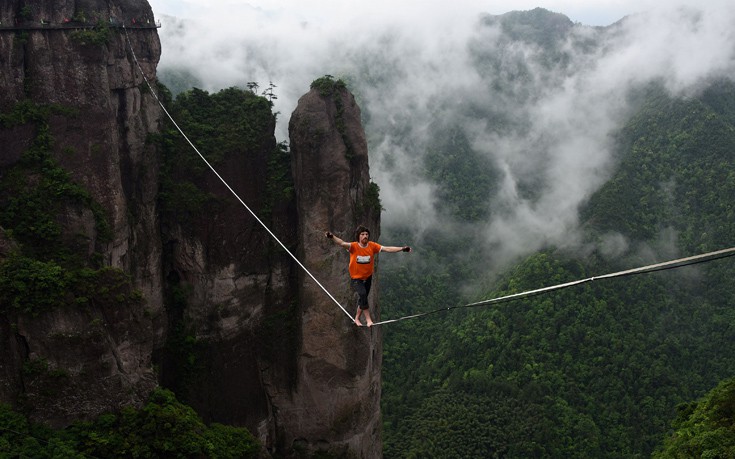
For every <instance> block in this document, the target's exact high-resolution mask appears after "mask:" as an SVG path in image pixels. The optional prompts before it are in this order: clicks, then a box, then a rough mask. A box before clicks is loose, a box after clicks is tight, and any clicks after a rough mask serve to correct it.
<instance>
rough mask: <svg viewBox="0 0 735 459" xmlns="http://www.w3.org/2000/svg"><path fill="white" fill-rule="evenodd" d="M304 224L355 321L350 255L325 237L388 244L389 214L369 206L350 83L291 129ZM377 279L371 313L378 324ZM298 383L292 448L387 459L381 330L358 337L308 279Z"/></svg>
mask: <svg viewBox="0 0 735 459" xmlns="http://www.w3.org/2000/svg"><path fill="white" fill-rule="evenodd" d="M289 133H290V137H291V154H292V162H293V173H294V180H295V185H296V198H297V199H296V202H297V213H298V215H299V231H298V234H299V244H298V246H299V256H300V259H301V260H303V263H304V265H305V266H307V267H308V268H309V269H310V272H311V273H312V274H313V275H314V277H315V278H316V279H318V280H319V281H320V283H322V285H323V286H324V287H325V288H326V289H327V290H328V291H329V292H331V293H332V295H333V296H334V298H335V299H336V300H337V301H338V302H339V303H341V304H342V305H343V306H344V307H346V309H347V311H348V312H349V313H350V314H354V313H355V311H356V302H355V298H354V294H353V293H352V291H351V290H350V287H349V276H348V273H347V263H348V254H347V252H346V251H345V250H344V249H341V248H339V247H337V246H336V245H334V244H333V243H332V242H331V241H329V240H328V239H326V238H325V237H324V232H325V231H326V230H331V231H334V232H335V233H336V234H338V235H339V236H341V237H342V238H343V239H345V240H354V236H353V234H354V230H355V228H356V227H357V225H358V224H364V225H366V226H368V227H369V228H371V231H372V233H371V236H372V237H373V239H377V238H378V236H379V226H380V225H379V224H380V222H379V218H380V209H379V206H376V205H375V204H374V203H372V204H371V202H370V188H371V183H370V175H369V170H368V152H367V143H366V140H365V134H364V131H363V128H362V124H361V119H360V109H359V107H358V106H357V104H356V103H355V99H354V97H353V96H352V94H351V93H349V91H347V90H346V89H345V88H344V86H343V85H342V84H341V82H333V81H331V79H329V78H327V77H325V78H324V79H320V80H317V82H315V85H314V87H313V89H312V90H311V91H310V92H309V93H308V94H306V95H305V96H303V97H302V98H301V99H300V100H299V103H298V106H297V108H296V110H295V111H294V113H293V114H292V116H291V121H290V125H289ZM378 284H379V283H378V280H377V276H376V279H375V281H374V284H373V288H374V289H375V290H374V291H373V293H371V301H372V303H371V309H372V310H373V314H375V315H376V317H377V314H379V309H378V304H377V302H376V301H375V298H377V297H378V290H379V285H378ZM299 309H300V311H301V323H302V326H301V342H300V347H299V354H298V363H297V365H298V369H299V371H298V380H297V382H296V386H295V389H294V390H293V392H292V393H291V394H286V393H277V394H275V396H274V397H273V405H274V407H275V409H276V410H277V412H278V413H279V416H280V418H281V419H282V421H281V427H282V429H283V431H284V435H285V436H286V439H285V440H286V442H287V443H289V442H290V443H292V444H293V445H294V446H301V447H304V448H306V449H307V450H318V449H319V448H321V447H325V446H326V447H327V449H328V450H329V451H331V452H333V453H335V454H340V455H342V454H344V455H346V456H347V457H365V458H374V457H380V455H381V447H382V444H381V440H380V438H381V436H380V374H381V359H382V337H381V331H380V328H379V327H374V328H370V329H369V328H358V327H355V326H354V324H353V323H352V322H351V320H350V317H349V316H347V315H346V314H344V312H343V311H342V310H340V308H339V307H338V306H337V305H336V304H335V303H334V302H333V301H332V300H331V299H330V298H329V297H328V295H326V293H325V292H324V291H322V289H321V288H319V287H318V286H317V285H316V283H315V282H314V281H313V280H311V279H310V278H309V277H307V276H306V275H305V274H304V273H300V281H299Z"/></svg>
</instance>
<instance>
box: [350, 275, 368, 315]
mask: <svg viewBox="0 0 735 459" xmlns="http://www.w3.org/2000/svg"><path fill="white" fill-rule="evenodd" d="M372 284H373V278H372V277H368V278H367V279H350V285H351V286H352V289H353V290H354V291H355V292H357V306H358V307H359V308H360V309H369V308H370V306H369V305H368V294H369V293H370V286H371V285H372Z"/></svg>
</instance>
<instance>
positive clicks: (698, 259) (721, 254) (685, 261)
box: [374, 247, 735, 325]
mask: <svg viewBox="0 0 735 459" xmlns="http://www.w3.org/2000/svg"><path fill="white" fill-rule="evenodd" d="M733 255H735V247H731V248H729V249H723V250H717V251H714V252H708V253H703V254H701V255H694V256H691V257H686V258H679V259H676V260H671V261H666V262H663V263H656V264H653V265H647V266H641V267H640V268H633V269H627V270H625V271H618V272H614V273H610V274H603V275H601V276H593V277H588V278H586V279H580V280H575V281H571V282H566V283H563V284H557V285H551V286H549V287H543V288H539V289H535V290H527V291H525V292H520V293H513V294H510V295H505V296H501V297H498V298H492V299H489V300H483V301H478V302H475V303H469V304H464V305H461V306H450V307H446V308H439V309H434V310H432V311H427V312H422V313H419V314H413V315H410V316H405V317H399V318H397V319H390V320H383V321H380V322H375V324H374V325H383V324H389V323H392V322H398V321H401V320H407V319H416V318H418V317H424V316H428V315H431V314H436V313H439V312H443V311H449V310H451V309H462V308H475V307H479V306H488V305H491V304H497V303H504V302H507V301H514V300H517V299H520V298H526V297H530V296H535V295H540V294H542V293H546V292H551V291H553V290H561V289H563V288H568V287H573V286H575V285H580V284H584V283H586V282H592V281H595V280H601V279H611V278H613V277H623V276H631V275H635V274H645V273H651V272H654V271H663V270H665V269H674V268H681V267H684V266H690V265H694V264H697V263H705V262H708V261H713V260H718V259H720V258H726V257H731V256H733Z"/></svg>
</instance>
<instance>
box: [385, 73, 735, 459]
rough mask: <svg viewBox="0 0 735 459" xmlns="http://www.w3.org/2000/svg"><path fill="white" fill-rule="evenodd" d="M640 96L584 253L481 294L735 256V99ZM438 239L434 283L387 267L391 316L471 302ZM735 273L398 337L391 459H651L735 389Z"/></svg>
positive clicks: (390, 339)
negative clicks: (710, 395) (679, 429)
mask: <svg viewBox="0 0 735 459" xmlns="http://www.w3.org/2000/svg"><path fill="white" fill-rule="evenodd" d="M638 97H639V101H640V103H639V107H640V108H639V110H637V112H635V113H634V115H633V116H632V117H630V119H629V121H628V122H627V124H626V125H625V127H624V128H623V129H622V130H620V131H619V132H618V133H617V135H616V138H615V145H616V152H617V153H616V154H617V162H618V165H617V167H616V171H615V173H614V175H613V176H612V177H611V178H610V180H608V181H607V182H606V183H605V185H604V186H602V187H601V188H600V189H599V191H598V192H596V193H595V194H594V195H593V196H592V197H591V199H590V200H589V202H588V203H587V204H586V205H585V206H584V208H583V209H582V211H581V216H582V220H583V222H584V228H585V230H584V235H585V238H586V239H587V241H588V242H587V243H585V244H581V246H580V247H577V248H575V249H573V250H572V249H568V248H566V249H563V248H555V247H549V248H548V249H547V250H545V251H543V252H540V253H537V254H535V255H532V256H530V257H528V258H526V259H525V260H522V261H521V262H520V263H518V264H517V265H516V266H515V267H514V268H513V269H511V270H509V271H508V272H507V273H506V274H505V275H504V277H503V278H502V279H501V280H500V281H499V282H497V283H495V284H494V286H493V287H491V288H489V289H487V290H486V291H483V292H481V294H480V295H479V297H481V298H492V297H496V296H500V295H504V294H508V293H514V292H521V291H524V290H528V289H534V288H539V287H543V286H547V285H553V284H557V283H561V282H568V281H572V280H576V279H582V278H586V277H590V276H595V275H600V274H604V273H608V272H613V271H617V270H620V269H626V268H631V267H636V266H641V265H645V264H648V263H652V262H655V261H665V260H669V259H673V258H676V257H678V256H685V255H693V254H696V253H702V252H706V251H711V250H716V249H721V248H727V247H731V246H733V242H735V227H734V226H733V225H732V218H733V213H734V212H735V204H734V203H733V197H735V170H734V169H733V167H732V164H733V159H734V158H733V155H734V154H735V153H734V152H735V117H734V116H733V109H732V107H735V86H733V83H732V82H729V81H715V82H711V83H710V84H709V85H708V87H707V89H706V90H703V91H701V92H700V93H699V94H698V95H696V96H694V97H688V98H682V97H673V96H671V95H669V94H668V93H667V92H666V91H665V90H663V89H662V88H661V87H660V86H658V85H651V86H650V87H647V88H645V89H642V90H641V92H640V94H639V95H638ZM432 242H434V241H427V247H425V251H426V252H427V254H426V255H425V256H427V257H428V258H429V259H432V261H433V259H434V258H435V259H436V263H435V266H436V268H435V269H434V270H429V272H428V273H426V274H424V273H416V272H413V271H412V270H411V269H410V267H407V266H387V267H386V268H385V269H386V271H389V273H388V274H387V275H385V278H386V279H387V281H385V284H386V288H385V290H386V292H385V295H384V301H385V303H386V304H389V305H391V306H392V307H393V308H394V309H393V310H392V311H390V313H392V314H395V315H399V314H401V313H404V312H408V311H415V308H416V307H417V306H416V305H420V306H421V307H422V308H427V309H430V306H429V305H432V306H435V307H441V306H442V305H447V306H451V305H456V304H458V300H457V299H456V298H458V297H459V298H462V297H461V296H460V295H459V294H460V293H461V292H459V291H458V289H457V288H456V286H455V285H454V283H453V282H452V281H451V279H456V278H457V277H456V271H455V272H454V273H452V272H450V271H451V270H452V269H453V268H452V267H453V265H451V264H450V265H447V264H444V265H442V262H443V261H444V260H445V259H447V258H448V257H447V252H443V250H446V248H447V244H446V241H436V244H432ZM441 266H443V268H442V267H441ZM434 271H437V272H434ZM734 274H735V265H733V260H732V259H731V258H728V259H724V260H719V261H715V262H711V263H707V264H703V265H699V266H697V267H688V268H682V269H678V270H674V271H664V272H661V273H655V274H647V275H641V276H634V277H627V278H621V279H613V280H607V281H600V282H594V283H590V284H585V285H583V286H579V287H574V288H569V289H565V290H562V291H559V292H555V293H550V294H547V295H542V296H537V297H534V298H530V299H523V300H520V301H516V302H511V303H506V304H502V305H497V306H492V307H487V308H483V309H479V310H469V311H464V312H457V313H455V312H452V313H449V314H451V315H449V314H448V315H446V316H439V317H437V316H431V317H429V318H427V319H422V320H421V321H416V322H411V321H407V322H405V323H403V324H401V325H396V326H394V327H392V328H390V329H388V330H386V333H385V336H386V346H385V348H386V351H385V353H386V355H385V359H384V362H385V368H384V399H383V407H384V416H385V430H386V435H385V437H386V450H385V455H386V457H427V456H431V455H434V456H441V457H492V456H497V457H621V456H622V457H647V456H648V455H649V454H650V453H651V452H652V451H653V450H654V449H655V448H656V446H657V445H659V444H660V443H661V442H662V441H663V439H664V437H665V435H666V434H667V432H668V431H669V429H670V425H671V422H672V421H673V419H674V418H675V416H676V414H675V413H676V411H675V408H676V406H677V405H678V404H680V403H682V402H686V401H690V400H693V399H695V398H698V397H700V396H702V394H704V393H705V392H707V391H708V390H710V389H712V388H713V387H714V386H716V385H717V383H718V382H719V381H721V380H723V379H726V378H729V377H732V375H733V368H735V329H734V328H733V324H734V323H735V309H734V308H733V306H734V305H735V296H734V295H733V292H732V278H733V275H734ZM386 314H388V311H386Z"/></svg>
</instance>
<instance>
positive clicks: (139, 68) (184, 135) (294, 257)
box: [123, 25, 352, 320]
mask: <svg viewBox="0 0 735 459" xmlns="http://www.w3.org/2000/svg"><path fill="white" fill-rule="evenodd" d="M123 30H124V31H125V39H126V40H127V42H128V47H129V48H130V52H131V53H132V55H133V60H134V61H135V65H137V66H138V70H139V71H140V74H141V75H143V80H145V83H146V84H147V85H148V89H150V91H151V93H152V94H153V97H155V98H156V101H157V102H158V105H160V106H161V109H163V112H164V113H165V114H166V116H167V117H168V119H169V120H171V122H172V123H173V125H174V126H175V127H176V130H177V131H179V133H180V134H181V135H182V137H184V139H185V140H186V141H187V142H188V143H189V145H191V148H193V149H194V151H195V152H196V154H197V155H199V157H200V158H201V160H202V161H204V164H206V165H207V167H209V169H210V170H211V171H212V172H213V173H214V175H216V176H217V178H218V179H219V180H220V182H222V184H223V185H224V186H225V187H226V188H227V189H228V190H230V193H232V195H233V196H234V197H235V198H236V199H237V200H238V201H239V202H240V204H242V206H243V207H245V209H247V211H248V212H250V215H252V216H253V218H255V220H256V221H257V222H258V223H260V226H262V227H263V228H264V229H265V230H266V231H267V232H268V234H270V236H271V237H272V238H273V239H274V240H275V241H276V242H278V244H279V245H280V246H281V247H282V248H283V250H285V251H286V253H287V254H289V255H290V256H291V258H293V260H294V261H295V262H296V263H297V264H298V265H299V266H300V267H301V269H303V270H304V272H305V273H306V274H308V275H309V277H311V279H312V280H313V281H314V282H316V285H318V286H319V287H320V288H321V289H322V290H323V291H324V293H326V294H327V296H328V297H329V298H331V299H332V301H334V303H335V304H336V305H337V306H339V308H340V309H341V310H342V311H343V312H344V313H345V314H347V317H349V318H350V320H352V315H351V314H350V313H349V312H347V310H346V309H345V308H344V307H343V306H342V305H341V304H340V303H339V301H337V300H336V299H335V298H334V297H333V296H332V294H331V293H329V291H328V290H327V289H326V288H325V287H324V286H323V285H322V284H321V282H319V281H318V280H317V279H316V277H314V276H313V275H312V274H311V273H310V272H309V270H308V269H306V267H305V266H304V265H303V264H302V263H301V262H300V261H299V259H298V258H296V256H295V255H294V254H293V253H291V251H290V250H288V248H287V247H286V246H285V245H284V244H283V242H281V240H280V239H278V237H277V236H276V235H275V234H273V232H272V231H271V230H270V229H269V228H268V226H267V225H266V224H265V223H263V221H262V220H261V219H260V218H259V217H258V216H257V215H256V214H255V212H253V211H252V209H250V207H248V205H247V204H245V201H243V200H242V199H240V196H238V195H237V193H236V192H235V190H233V189H232V187H231V186H230V185H229V184H228V183H227V182H226V181H225V179H224V178H222V176H221V175H219V172H217V170H216V169H215V168H214V167H213V166H212V165H211V164H210V163H209V161H207V159H206V158H205V157H204V155H202V154H201V153H200V152H199V150H198V149H197V147H196V146H195V145H194V143H192V141H191V140H189V137H187V136H186V134H184V131H183V130H181V128H180V127H179V125H178V124H177V123H176V121H174V118H173V117H172V116H171V115H170V114H169V112H168V110H166V107H165V106H164V105H163V102H161V99H159V98H158V93H157V92H156V91H155V90H154V89H153V86H152V85H151V83H150V82H149V81H148V78H147V77H146V76H145V72H143V68H142V67H141V66H140V63H139V62H138V57H137V56H136V55H135V50H134V49H133V44H132V43H131V41H130V37H129V36H128V29H127V28H126V27H125V26H124V25H123Z"/></svg>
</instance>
